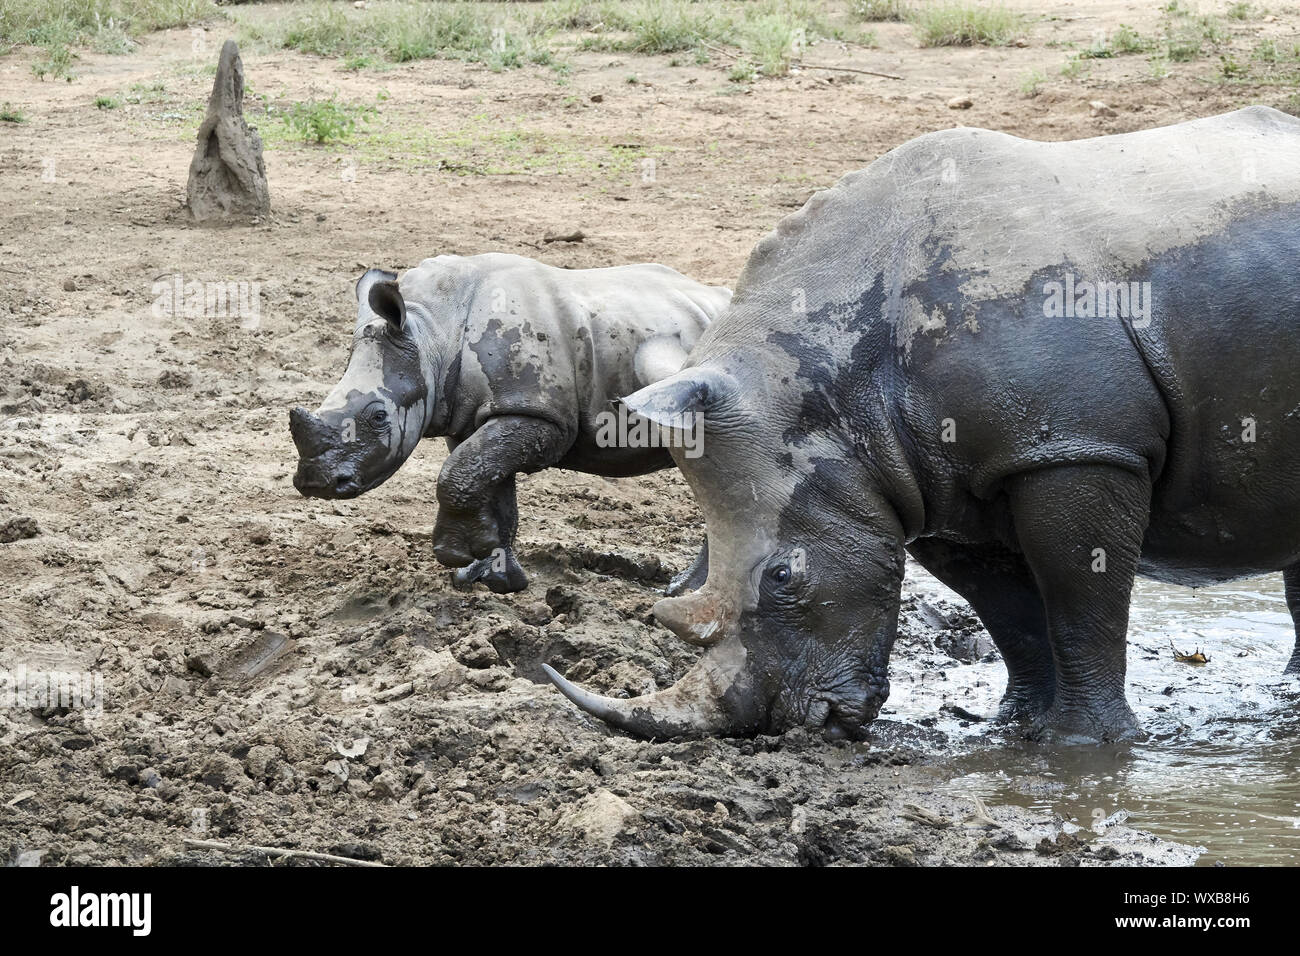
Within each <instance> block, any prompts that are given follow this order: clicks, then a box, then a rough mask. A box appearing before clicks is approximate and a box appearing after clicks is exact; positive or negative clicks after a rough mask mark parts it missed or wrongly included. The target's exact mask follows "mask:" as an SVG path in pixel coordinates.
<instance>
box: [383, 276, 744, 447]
mask: <svg viewBox="0 0 1300 956" xmlns="http://www.w3.org/2000/svg"><path fill="white" fill-rule="evenodd" d="M412 273H416V275H415V276H414V277H412V278H411V280H410V287H411V288H412V290H413V291H415V294H416V295H417V296H425V297H428V298H429V299H430V300H434V302H436V301H437V300H441V301H450V302H454V303H455V305H454V310H453V311H452V313H451V314H450V315H449V316H448V320H449V321H459V322H462V323H463V329H464V334H463V337H462V342H463V347H462V350H461V355H460V361H461V368H460V376H459V381H460V384H459V388H458V392H459V393H460V394H458V395H457V396H456V401H457V402H458V404H459V405H460V406H461V407H462V414H461V415H460V418H461V419H462V420H463V421H464V422H465V425H466V426H467V427H469V428H471V429H472V428H473V427H476V426H477V425H478V424H481V422H482V421H483V420H484V419H485V418H487V417H489V416H494V415H512V414H513V415H532V416H536V417H540V418H544V419H546V420H548V421H553V422H555V423H556V424H557V425H560V426H561V427H562V428H565V429H566V430H568V431H570V432H571V433H572V434H573V435H574V436H575V438H577V437H578V436H581V435H588V434H590V433H592V430H593V429H592V425H591V421H592V419H593V417H594V416H595V415H596V414H597V413H599V412H600V411H604V410H608V409H609V408H610V407H611V403H612V402H613V401H614V400H615V399H617V398H618V397H620V396H622V395H626V394H629V393H630V392H633V391H635V390H636V389H637V388H638V387H640V386H639V384H638V378H637V361H636V359H637V352H638V349H639V348H640V347H641V346H642V345H644V344H645V343H647V342H649V341H652V340H657V341H664V340H672V341H673V342H675V343H677V344H678V345H679V347H680V348H682V349H683V350H684V351H689V350H690V349H691V348H692V347H694V345H695V343H696V341H697V340H698V339H699V337H700V335H701V333H702V332H703V331H704V330H705V329H706V328H707V327H708V325H709V323H710V322H711V321H712V320H713V318H715V317H716V316H717V315H718V314H719V312H720V311H721V310H722V309H723V308H724V307H725V305H726V303H727V302H728V301H729V300H730V292H729V290H726V289H721V288H717V287H711V286H705V285H702V284H701V283H698V282H695V281H693V280H691V279H689V278H687V277H686V276H683V275H681V274H680V273H678V272H676V271H675V270H673V269H670V268H668V267H666V266H661V265H653V264H645V265H628V266H615V267H611V268H604V269H572V270H570V269H560V268H556V267H554V266H549V265H546V264H545V263H541V262H537V261H535V260H532V259H526V258H523V257H521V256H514V255H507V254H501V253H488V254H484V255H479V256H472V257H463V258H462V257H457V256H440V257H438V258H437V259H430V260H426V261H425V262H423V263H421V265H420V266H419V267H418V268H417V269H415V270H412ZM412 273H408V274H407V275H408V277H409V276H412ZM406 283H407V278H406V277H404V279H403V291H404V292H405V290H406V288H407V285H406ZM431 307H432V308H436V304H431Z"/></svg>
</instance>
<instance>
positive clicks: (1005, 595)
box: [908, 538, 1056, 721]
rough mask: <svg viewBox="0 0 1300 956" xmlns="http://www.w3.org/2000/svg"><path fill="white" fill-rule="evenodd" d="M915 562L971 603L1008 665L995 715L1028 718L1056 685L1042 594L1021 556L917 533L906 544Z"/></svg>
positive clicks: (1039, 712) (1038, 713)
mask: <svg viewBox="0 0 1300 956" xmlns="http://www.w3.org/2000/svg"><path fill="white" fill-rule="evenodd" d="M908 551H909V552H910V553H911V555H912V557H913V558H915V559H916V561H917V563H918V564H920V565H921V566H922V567H923V568H925V569H926V570H927V571H929V572H930V573H931V574H933V575H934V576H935V577H936V578H938V579H939V580H940V581H942V582H943V583H944V584H946V585H947V586H948V587H950V588H952V589H953V590H954V591H956V592H957V593H958V594H960V595H961V596H962V597H963V598H965V599H966V602H967V603H968V604H970V606H971V608H972V609H974V611H975V613H976V614H977V615H979V619H980V622H981V623H982V624H983V625H984V627H985V628H986V629H987V630H988V632H989V637H991V638H992V639H993V643H994V644H996V645H997V648H998V653H1000V654H1001V655H1002V661H1003V663H1005V664H1006V666H1007V690H1006V693H1005V694H1004V695H1003V697H1002V705H1001V707H1000V708H999V711H998V719H999V720H1002V721H1032V720H1034V719H1036V718H1038V717H1039V716H1041V715H1042V714H1044V713H1046V711H1047V710H1048V708H1049V707H1051V705H1052V698H1053V695H1054V694H1055V691H1056V669H1055V666H1054V665H1053V663H1052V647H1051V644H1049V643H1048V640H1047V615H1046V612H1045V611H1044V609H1043V599H1042V595H1040V594H1039V591H1038V585H1037V584H1035V583H1034V576H1033V573H1032V572H1031V571H1030V570H1029V566H1028V565H1027V564H1026V563H1025V559H1024V558H1023V557H1022V556H1021V555H1018V554H1016V553H1014V552H1013V551H1011V550H1010V549H1008V548H1005V547H1003V546H1002V545H999V544H990V545H980V546H973V545H962V544H956V543H954V542H950V541H944V540H942V539H940V538H920V539H918V540H916V541H913V542H912V543H911V544H910V545H909V546H908Z"/></svg>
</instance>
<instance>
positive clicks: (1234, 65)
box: [1219, 56, 1246, 80]
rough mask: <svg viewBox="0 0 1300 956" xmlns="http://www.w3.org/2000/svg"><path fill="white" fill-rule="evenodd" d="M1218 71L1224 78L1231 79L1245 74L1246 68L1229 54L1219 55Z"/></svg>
mask: <svg viewBox="0 0 1300 956" xmlns="http://www.w3.org/2000/svg"><path fill="white" fill-rule="evenodd" d="M1219 73H1220V74H1221V75H1222V76H1223V78H1224V79H1225V80H1233V79H1237V78H1238V77H1242V76H1245V75H1246V68H1245V67H1244V66H1242V65H1241V64H1240V63H1238V62H1237V61H1236V60H1235V59H1233V58H1232V57H1230V56H1221V57H1219Z"/></svg>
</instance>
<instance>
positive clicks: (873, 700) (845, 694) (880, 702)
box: [769, 673, 889, 741]
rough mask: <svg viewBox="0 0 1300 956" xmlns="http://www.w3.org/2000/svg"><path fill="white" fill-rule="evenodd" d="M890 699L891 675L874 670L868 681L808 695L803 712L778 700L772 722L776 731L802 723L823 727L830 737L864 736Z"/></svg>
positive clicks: (854, 738) (852, 737)
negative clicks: (784, 706) (782, 705)
mask: <svg viewBox="0 0 1300 956" xmlns="http://www.w3.org/2000/svg"><path fill="white" fill-rule="evenodd" d="M888 699H889V680H888V678H887V677H885V675H884V674H883V673H872V674H871V675H870V676H869V677H868V678H867V679H866V680H865V681H864V680H861V679H859V680H857V681H854V682H852V683H851V684H848V683H846V684H844V685H841V686H838V687H835V688H831V689H827V690H820V691H815V692H814V693H813V694H811V695H810V696H809V697H808V698H806V704H805V705H804V707H803V708H801V710H802V712H801V713H800V712H796V711H794V710H785V709H784V708H782V707H781V706H780V705H779V704H777V705H776V706H774V707H773V709H772V712H771V715H770V717H769V722H770V724H771V726H772V729H773V730H775V731H777V732H780V731H784V730H789V729H790V728H792V727H796V726H803V727H805V728H807V729H808V730H811V731H814V732H815V731H817V730H820V731H821V733H822V736H823V737H824V738H825V739H826V740H828V741H840V740H863V739H865V738H866V737H867V733H868V731H869V730H870V728H871V723H872V721H874V720H875V719H876V717H877V715H878V714H879V713H880V710H881V708H882V707H884V705H885V701H886V700H888Z"/></svg>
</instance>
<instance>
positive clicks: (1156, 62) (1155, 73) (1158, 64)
mask: <svg viewBox="0 0 1300 956" xmlns="http://www.w3.org/2000/svg"><path fill="white" fill-rule="evenodd" d="M1149 62H1150V64H1151V78H1152V79H1153V80H1163V79H1164V78H1165V77H1166V76H1168V75H1169V58H1168V57H1164V56H1153V57H1152V58H1151V60H1150V61H1149Z"/></svg>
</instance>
